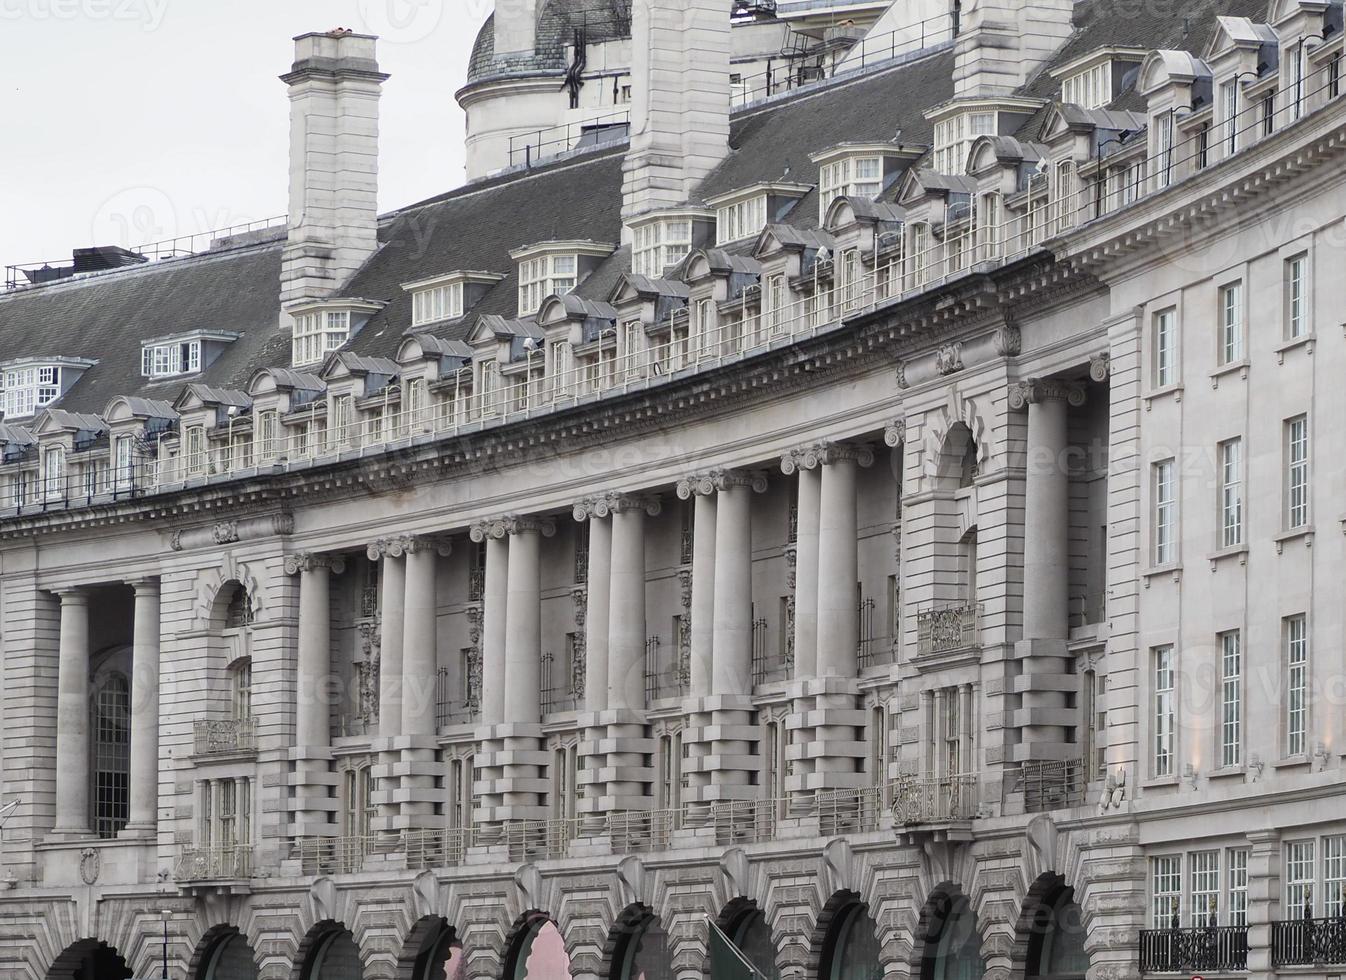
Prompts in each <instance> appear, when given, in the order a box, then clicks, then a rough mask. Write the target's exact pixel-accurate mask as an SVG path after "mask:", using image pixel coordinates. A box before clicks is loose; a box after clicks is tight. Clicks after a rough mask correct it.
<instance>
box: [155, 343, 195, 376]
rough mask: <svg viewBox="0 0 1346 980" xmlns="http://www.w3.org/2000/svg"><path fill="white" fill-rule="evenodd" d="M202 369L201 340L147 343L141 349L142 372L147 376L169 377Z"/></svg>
mask: <svg viewBox="0 0 1346 980" xmlns="http://www.w3.org/2000/svg"><path fill="white" fill-rule="evenodd" d="M200 370H201V341H199V340H186V341H183V342H182V343H176V344H153V345H149V344H147V345H145V346H144V347H142V348H141V349H140V373H141V374H143V375H144V376H145V377H147V378H167V377H172V376H173V375H175V374H193V373H195V372H197V371H200Z"/></svg>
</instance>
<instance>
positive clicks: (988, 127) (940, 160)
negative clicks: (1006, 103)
mask: <svg viewBox="0 0 1346 980" xmlns="http://www.w3.org/2000/svg"><path fill="white" fill-rule="evenodd" d="M995 132H996V114H995V113H994V112H960V113H958V114H957V115H955V116H950V117H949V118H948V119H941V120H940V121H939V122H937V123H935V172H936V173H941V174H961V173H963V171H964V170H965V169H966V167H967V155H968V152H969V151H970V150H971V149H972V144H973V142H974V141H975V140H976V139H977V137H978V136H993V135H995Z"/></svg>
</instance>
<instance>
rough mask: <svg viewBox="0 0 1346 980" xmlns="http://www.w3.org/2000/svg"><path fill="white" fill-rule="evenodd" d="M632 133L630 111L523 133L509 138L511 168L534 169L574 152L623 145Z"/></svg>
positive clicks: (611, 113) (620, 111) (625, 110)
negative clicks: (544, 161)
mask: <svg viewBox="0 0 1346 980" xmlns="http://www.w3.org/2000/svg"><path fill="white" fill-rule="evenodd" d="M630 133H631V110H630V109H622V110H619V111H617V112H609V113H606V114H604V115H601V116H595V117H594V118H592V119H585V120H583V121H582V122H576V123H562V124H561V125H558V126H552V127H549V128H545V129H539V130H535V131H533V132H529V133H522V134H519V135H517V136H511V137H510V138H509V165H510V166H511V167H531V166H533V165H534V164H536V163H539V162H541V161H543V160H549V159H551V158H553V157H558V156H560V155H561V154H563V153H569V152H570V151H571V150H577V149H599V148H601V147H604V146H611V145H614V144H616V143H621V142H624V141H625V140H626V139H627V137H628V136H629V135H630Z"/></svg>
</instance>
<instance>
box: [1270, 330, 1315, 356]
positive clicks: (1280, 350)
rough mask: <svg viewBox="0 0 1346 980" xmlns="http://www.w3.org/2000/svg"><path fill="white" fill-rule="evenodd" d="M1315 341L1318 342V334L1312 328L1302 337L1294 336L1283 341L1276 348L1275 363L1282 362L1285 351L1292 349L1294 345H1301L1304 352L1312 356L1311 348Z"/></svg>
mask: <svg viewBox="0 0 1346 980" xmlns="http://www.w3.org/2000/svg"><path fill="white" fill-rule="evenodd" d="M1317 343H1318V335H1317V334H1316V333H1314V332H1313V331H1312V330H1310V331H1309V332H1308V333H1306V334H1304V336H1302V337H1295V338H1293V339H1291V340H1287V341H1286V342H1285V343H1283V344H1281V345H1280V346H1278V347H1277V348H1276V363H1277V364H1284V363H1285V355H1286V352H1287V351H1292V350H1294V349H1295V348H1296V347H1303V348H1304V353H1305V354H1308V355H1310V356H1312V354H1313V348H1314V347H1315V346H1317Z"/></svg>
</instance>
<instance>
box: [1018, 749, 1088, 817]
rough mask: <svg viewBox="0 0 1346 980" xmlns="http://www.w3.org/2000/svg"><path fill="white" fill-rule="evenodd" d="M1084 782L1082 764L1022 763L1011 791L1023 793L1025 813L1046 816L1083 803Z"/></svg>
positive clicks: (1076, 761) (1085, 781) (1069, 762)
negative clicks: (1053, 811)
mask: <svg viewBox="0 0 1346 980" xmlns="http://www.w3.org/2000/svg"><path fill="white" fill-rule="evenodd" d="M1086 783H1087V780H1086V779H1085V774H1084V763H1083V762H1081V761H1080V760H1078V759H1071V760H1069V761H1066V762H1025V763H1023V765H1022V766H1021V767H1020V769H1019V774H1018V778H1017V779H1016V780H1015V783H1014V790H1015V791H1017V792H1020V793H1023V796H1024V811H1025V812H1026V813H1046V812H1048V811H1050V810H1063V809H1066V808H1068V807H1075V806H1082V805H1083V804H1084V791H1085V786H1086Z"/></svg>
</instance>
